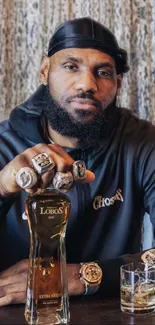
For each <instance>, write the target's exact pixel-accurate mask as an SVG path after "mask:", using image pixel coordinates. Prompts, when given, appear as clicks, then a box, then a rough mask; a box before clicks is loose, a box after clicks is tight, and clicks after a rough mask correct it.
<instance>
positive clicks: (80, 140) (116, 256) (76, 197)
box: [0, 18, 155, 306]
mask: <svg viewBox="0 0 155 325" xmlns="http://www.w3.org/2000/svg"><path fill="white" fill-rule="evenodd" d="M128 70H129V66H128V62H127V52H126V51H125V50H123V49H121V48H120V47H119V45H118V42H117V40H116V38H115V36H114V35H113V34H112V33H111V31H110V30H109V29H107V28H106V27H105V26H104V25H102V24H100V23H99V22H97V21H95V20H93V19H91V18H80V19H74V20H70V21H67V22H65V23H64V24H62V25H61V26H59V27H58V28H57V30H56V31H55V33H54V35H53V36H52V38H51V40H50V42H49V47H48V53H47V55H44V56H43V59H42V63H41V69H40V81H41V85H40V87H39V88H38V89H37V91H36V92H35V93H34V94H33V95H32V96H31V97H30V98H29V99H28V100H27V101H26V102H25V103H23V104H21V105H20V106H18V107H16V108H15V109H14V110H13V111H12V112H11V114H10V117H9V119H8V120H7V121H4V122H2V123H1V125H0V134H1V138H0V139H1V149H0V170H1V172H0V206H1V209H0V214H1V230H0V241H1V246H0V247H1V248H0V269H1V273H0V288H1V290H0V306H3V305H7V304H10V303H21V302H24V301H25V290H26V278H27V269H28V256H29V246H30V243H29V242H30V238H29V229H28V224H27V219H26V216H25V213H24V211H25V199H26V197H27V195H28V193H36V192H37V191H38V189H39V188H41V189H45V188H46V187H47V186H48V185H49V184H51V183H53V184H55V187H56V188H59V189H61V186H62V185H63V184H62V183H63V182H62V179H60V181H59V179H58V177H57V175H58V173H62V174H63V175H66V177H68V172H69V171H70V172H73V166H76V167H77V170H78V172H77V175H76V177H74V183H73V184H72V188H71V189H68V192H67V195H68V197H69V198H70V200H71V213H70V216H69V221H68V225H67V231H66V252H67V268H68V289H69V294H70V295H82V294H95V295H97V296H101V297H105V296H108V295H111V294H115V295H116V294H119V269H120V266H121V265H122V264H126V263H127V262H129V261H131V262H132V261H135V260H136V261H143V262H145V261H146V259H147V257H148V256H149V261H150V256H151V261H152V263H153V257H154V256H155V250H153V249H151V250H149V251H147V252H142V251H141V226H142V220H143V215H144V213H145V212H146V211H147V212H148V213H149V214H150V217H151V220H152V223H153V224H154V225H155V217H154V215H155V164H154V161H155V127H154V126H152V125H151V123H148V122H146V121H143V120H140V119H139V118H137V117H135V116H134V115H133V114H132V113H131V111H130V110H127V109H124V108H121V107H118V106H117V97H118V95H119V92H120V88H121V85H122V79H123V74H124V73H126V72H127V71H128ZM40 154H41V156H40ZM38 155H39V158H38V159H40V157H41V158H43V157H44V158H46V157H48V158H50V159H51V160H52V161H53V162H54V166H55V167H54V168H52V169H50V170H48V168H47V169H46V170H44V173H41V174H40V175H39V177H38V173H37V169H36V168H34V167H33V166H32V161H33V160H34V157H36V156H37V157H38ZM85 166H86V170H85ZM21 168H24V172H25V173H28V175H29V172H30V169H31V172H30V173H32V175H34V178H32V182H31V184H29V186H27V187H25V185H24V184H23V183H22V180H21V179H20V180H19V181H17V177H16V175H17V174H18V173H19V172H20V170H21ZM27 168H28V169H27ZM22 170H23V169H22ZM62 174H59V175H62ZM30 176H31V175H30ZM73 176H75V175H73ZM35 177H36V178H35ZM36 180H37V181H36ZM54 180H55V181H54ZM24 189H25V190H24ZM81 263H82V264H81ZM85 265H86V266H87V271H88V272H89V271H90V272H91V270H92V267H94V269H95V273H94V276H95V274H100V275H101V276H100V279H99V280H98V278H96V281H91V280H90V281H87V279H86V277H85V274H84V266H85Z"/></svg>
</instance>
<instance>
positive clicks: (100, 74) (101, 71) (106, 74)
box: [97, 70, 112, 77]
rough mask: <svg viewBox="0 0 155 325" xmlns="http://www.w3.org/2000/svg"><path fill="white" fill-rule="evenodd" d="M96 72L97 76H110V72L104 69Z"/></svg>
mask: <svg viewBox="0 0 155 325" xmlns="http://www.w3.org/2000/svg"><path fill="white" fill-rule="evenodd" d="M97 74H98V76H101V77H111V76H112V72H109V71H104V70H98V71H97Z"/></svg>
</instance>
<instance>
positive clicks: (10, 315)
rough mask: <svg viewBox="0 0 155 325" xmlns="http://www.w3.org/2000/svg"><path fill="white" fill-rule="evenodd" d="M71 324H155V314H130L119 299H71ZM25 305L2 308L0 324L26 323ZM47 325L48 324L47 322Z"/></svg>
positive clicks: (14, 324) (21, 324)
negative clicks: (120, 303) (122, 307)
mask: <svg viewBox="0 0 155 325" xmlns="http://www.w3.org/2000/svg"><path fill="white" fill-rule="evenodd" d="M70 311H71V322H70V325H86V324H87V325H99V324H100V325H102V324H103V325H155V314H154V315H149V316H130V315H127V314H125V313H122V312H121V311H120V307H119V301H118V300H104V301H103V300H94V299H92V297H91V298H90V297H82V298H79V297H76V298H72V299H70ZM25 324H26V322H25V319H24V305H12V306H7V307H1V308H0V325H25ZM45 325H46V324H45Z"/></svg>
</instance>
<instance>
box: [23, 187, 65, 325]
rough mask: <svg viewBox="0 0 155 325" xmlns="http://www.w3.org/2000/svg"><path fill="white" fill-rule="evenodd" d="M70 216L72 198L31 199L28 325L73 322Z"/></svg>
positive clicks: (54, 193)
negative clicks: (67, 241)
mask: <svg viewBox="0 0 155 325" xmlns="http://www.w3.org/2000/svg"><path fill="white" fill-rule="evenodd" d="M69 212H70V200H69V198H68V197H67V196H66V195H64V194H63V193H60V192H58V191H56V190H52V191H51V189H47V190H46V191H45V192H44V193H42V194H39V195H38V194H37V195H32V196H31V195H30V196H29V197H28V198H27V201H26V214H27V217H28V224H29V229H30V256H29V270H28V281H27V298H26V305H25V318H26V321H27V323H28V324H31V325H40V324H44V325H45V324H46V325H52V324H66V323H68V322H69V320H70V314H69V299H68V280H67V273H66V251H65V231H66V226H67V220H68V216H69Z"/></svg>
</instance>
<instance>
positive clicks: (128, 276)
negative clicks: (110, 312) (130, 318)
mask: <svg viewBox="0 0 155 325" xmlns="http://www.w3.org/2000/svg"><path fill="white" fill-rule="evenodd" d="M120 296H121V297H120V298H121V302H120V305H121V310H122V311H124V312H126V313H129V314H133V315H144V314H150V313H154V312H155V265H149V264H144V263H129V264H125V265H122V266H121V268H120Z"/></svg>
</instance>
